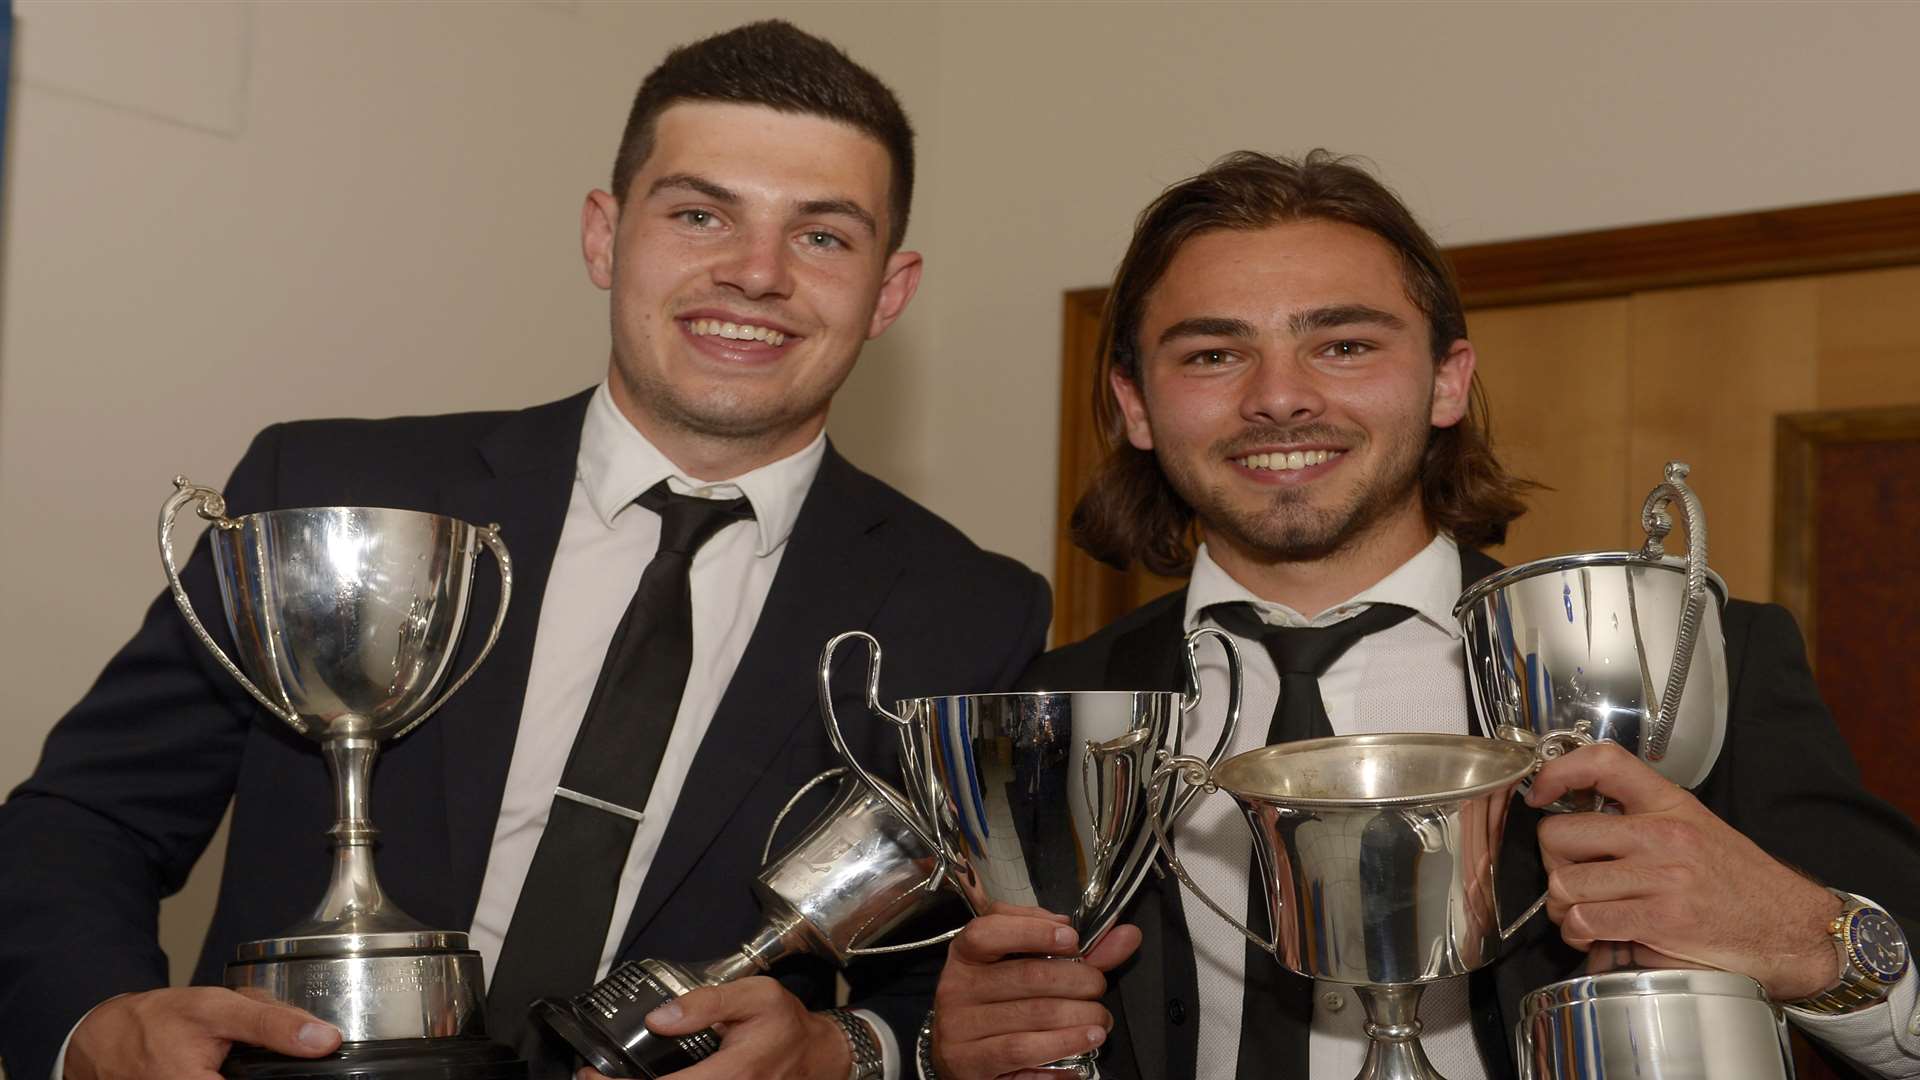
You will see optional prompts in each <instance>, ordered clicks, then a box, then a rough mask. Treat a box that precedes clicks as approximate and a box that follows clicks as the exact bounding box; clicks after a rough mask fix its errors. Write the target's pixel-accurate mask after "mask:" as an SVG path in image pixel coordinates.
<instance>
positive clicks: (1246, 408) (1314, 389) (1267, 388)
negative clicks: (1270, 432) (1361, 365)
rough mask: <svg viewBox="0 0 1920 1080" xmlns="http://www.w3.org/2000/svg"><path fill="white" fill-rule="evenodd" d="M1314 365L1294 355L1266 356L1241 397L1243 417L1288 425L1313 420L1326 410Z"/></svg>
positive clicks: (1276, 424) (1272, 423)
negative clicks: (1311, 365)
mask: <svg viewBox="0 0 1920 1080" xmlns="http://www.w3.org/2000/svg"><path fill="white" fill-rule="evenodd" d="M1326 408H1327V400H1326V397H1325V395H1324V394H1323V393H1322V392H1321V389H1320V385H1319V381H1318V379H1317V378H1316V376H1315V373H1314V371H1313V369H1312V368H1311V367H1310V366H1309V365H1307V364H1305V363H1302V362H1301V361H1300V360H1299V359H1298V358H1296V357H1293V356H1290V355H1280V356H1273V355H1269V356H1266V357H1264V358H1262V359H1261V360H1260V362H1259V364H1258V365H1257V366H1256V367H1255V368H1254V370H1253V372H1252V376H1251V377H1250V378H1249V379H1248V380H1247V382H1246V385H1245V387H1244V392H1243V394H1242V395H1241V398H1240V417H1241V419H1243V420H1246V421H1248V422H1249V423H1256V424H1269V425H1274V426H1285V425H1289V424H1299V423H1304V422H1306V421H1309V420H1313V419H1315V418H1316V417H1318V416H1320V415H1321V414H1322V413H1324V412H1325V411H1326Z"/></svg>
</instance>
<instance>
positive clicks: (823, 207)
mask: <svg viewBox="0 0 1920 1080" xmlns="http://www.w3.org/2000/svg"><path fill="white" fill-rule="evenodd" d="M662 191H691V192H693V193H695V194H697V195H702V196H705V197H706V198H709V199H712V200H713V201H714V202H717V203H720V204H722V205H724V206H738V205H740V195H739V193H738V192H736V191H734V190H733V189H732V188H726V187H721V186H720V185H719V184H716V183H714V182H713V181H711V180H708V179H707V178H705V177H703V176H696V175H694V174H693V173H670V174H668V175H666V176H663V177H661V178H659V179H658V180H655V181H654V182H653V184H652V185H651V186H650V187H648V188H647V195H648V197H649V198H651V197H652V196H654V195H658V194H659V193H661V192H662ZM797 209H798V210H799V211H800V213H802V214H805V215H807V216H809V217H812V216H818V215H824V214H832V215H836V216H839V217H847V218H852V219H853V220H854V221H856V222H858V223H859V224H860V226H861V227H862V228H864V229H866V230H867V232H868V233H869V234H872V235H875V236H878V235H879V234H880V226H879V223H878V222H876V221H875V220H874V217H873V215H872V214H871V213H869V212H868V211H867V209H866V207H864V206H861V205H860V204H859V203H857V202H854V201H853V200H852V199H846V198H832V199H807V200H805V201H804V202H802V203H800V205H799V206H798V207H797Z"/></svg>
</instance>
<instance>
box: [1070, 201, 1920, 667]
mask: <svg viewBox="0 0 1920 1080" xmlns="http://www.w3.org/2000/svg"><path fill="white" fill-rule="evenodd" d="M1446 254H1447V258H1448V259H1449V261H1451V262H1452V264H1453V267H1454V271H1455V273H1456V274H1457V275H1458V277H1459V281H1460V291H1461V296H1462V299H1463V300H1464V301H1465V303H1466V306H1467V309H1468V310H1470V311H1471V310H1473V309H1476V308H1490V307H1509V306H1515V305H1521V304H1541V303H1555V302H1559V301H1564V300H1579V299H1589V298H1595V297H1604V296H1624V295H1628V294H1631V293H1635V292H1642V291H1646V290H1650V289H1670V288H1678V287H1685V286H1692V285H1715V284H1724V283H1726V282H1733V281H1752V280H1759V279H1763V278H1775V277H1798V276H1801V275H1806V274H1823V273H1835V272H1840V271H1847V270H1868V269H1875V268H1880V267H1890V266H1906V265H1912V264H1920V192H1916V193H1910V194H1901V195H1886V196H1880V197H1876V198H1870V199H1854V200H1850V201H1846V202H1836V203H1822V204H1819V205H1814V206H1797V207H1789V208H1786V209H1780V210H1760V211H1753V212H1749V213H1741V214H1728V215H1723V216H1719V217H1710V218H1696V219H1693V220H1688V221H1674V222H1666V223H1663V224H1657V225H1635V226H1630V227H1627V228H1621V229H1601V230H1596V231H1592V232H1583V233H1572V234H1568V235H1563V236H1548V237H1537V238H1532V239H1525V240H1507V241H1501V242H1499V243H1492V244H1474V245H1469V246H1464V247H1457V248H1450V249H1448V250H1447V252H1446ZM1106 295H1107V290H1106V288H1105V287H1104V286H1101V287H1096V288H1086V289H1072V290H1069V291H1068V292H1067V293H1066V295H1065V298H1064V302H1063V305H1062V320H1061V321H1062V327H1061V330H1062V332H1061V365H1060V370H1061V384H1060V385H1061V394H1060V470H1059V497H1058V500H1057V505H1058V511H1059V515H1060V516H1059V519H1058V522H1057V526H1056V528H1055V542H1054V579H1053V580H1054V624H1053V640H1054V643H1055V644H1065V643H1067V642H1071V641H1078V640H1080V639H1081V638H1084V637H1086V636H1087V635H1088V634H1091V633H1093V632H1094V631H1095V630H1098V629H1099V628H1101V627H1102V626H1105V625H1106V624H1108V623H1110V622H1112V621H1113V620H1115V619H1117V618H1119V617H1120V616H1121V615H1123V614H1125V613H1126V611H1127V610H1128V608H1129V607H1131V606H1132V604H1133V603H1134V602H1135V601H1134V594H1133V590H1132V588H1131V586H1130V583H1129V579H1128V575H1127V574H1126V573H1125V572H1123V571H1119V570H1114V569H1113V568H1111V567H1108V566H1104V565H1102V564H1100V563H1098V562H1095V561H1094V560H1093V559H1092V558H1090V557H1089V556H1088V555H1087V554H1086V553H1085V552H1083V551H1080V550H1079V549H1078V548H1075V547H1074V546H1073V544H1072V542H1071V541H1070V540H1069V539H1068V537H1067V522H1068V520H1069V519H1070V518H1071V516H1072V513H1073V505H1074V503H1075V502H1076V501H1078V499H1079V493H1080V491H1081V490H1082V489H1083V488H1084V487H1085V485H1086V482H1087V480H1088V479H1089V478H1090V477H1091V476H1092V475H1093V470H1094V468H1095V467H1096V466H1097V465H1098V464H1099V462H1100V460H1101V459H1102V458H1103V457H1104V455H1105V452H1106V448H1105V447H1104V446H1102V445H1101V444H1100V441H1099V434H1098V432H1097V430H1096V429H1095V425H1094V419H1093V412H1092V401H1093V382H1094V378H1095V375H1096V372H1097V371H1098V369H1099V365H1098V359H1099V358H1098V356H1097V355H1096V350H1097V348H1098V341H1099V332H1100V316H1101V310H1102V308H1103V307H1104V305H1105V303H1106ZM1784 420H1785V418H1783V423H1784ZM1780 430H1781V431H1782V432H1783V433H1784V432H1786V431H1787V429H1786V428H1785V427H1782V428H1781V429H1780ZM1801 434H1802V432H1801V430H1800V429H1798V428H1795V429H1794V434H1793V435H1791V436H1789V435H1787V434H1782V435H1781V439H1782V440H1785V439H1787V438H1790V437H1800V435H1801ZM1816 435H1817V432H1814V431H1813V429H1808V434H1807V436H1806V437H1808V438H1813V437H1815V436H1816ZM1890 437H1891V436H1890ZM1782 445H1783V446H1784V445H1785V444H1784V441H1783V443H1782ZM1777 456H1778V457H1780V459H1781V461H1782V462H1783V464H1782V465H1781V468H1783V469H1784V468H1785V465H1784V461H1785V456H1786V451H1784V450H1782V451H1781V452H1780V454H1779V455H1777ZM1781 505H1782V506H1785V505H1787V504H1781ZM1775 520H1776V529H1777V530H1781V531H1782V536H1783V538H1784V531H1785V530H1786V528H1787V527H1786V526H1785V525H1781V524H1778V523H1779V522H1781V521H1784V520H1785V518H1784V515H1783V513H1782V511H1781V510H1778V509H1776V511H1775ZM1795 550H1800V549H1797V548H1777V549H1776V551H1777V552H1780V551H1795ZM1783 562H1784V560H1783V558H1782V556H1781V555H1780V554H1778V553H1776V555H1775V581H1776V583H1777V582H1778V581H1779V580H1780V574H1781V566H1782V564H1783ZM1804 576H1805V575H1804V571H1803V572H1802V574H1801V577H1802V578H1804ZM1790 594H1791V593H1790V591H1789V592H1781V591H1778V590H1777V589H1776V596H1779V597H1782V598H1783V602H1785V600H1784V598H1786V597H1788V596H1789V595H1790ZM1795 599H1796V600H1798V601H1801V603H1800V604H1799V605H1796V604H1795V603H1789V604H1788V606H1789V607H1790V608H1793V609H1794V614H1795V615H1796V616H1799V617H1800V619H1801V621H1802V624H1803V625H1805V626H1807V627H1808V631H1809V636H1811V633H1812V630H1813V627H1812V625H1811V622H1810V619H1811V616H1812V609H1811V607H1810V606H1807V605H1805V604H1804V600H1805V596H1804V595H1796V596H1795Z"/></svg>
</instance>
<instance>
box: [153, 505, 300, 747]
mask: <svg viewBox="0 0 1920 1080" xmlns="http://www.w3.org/2000/svg"><path fill="white" fill-rule="evenodd" d="M173 488H174V491H173V495H172V496H171V497H169V498H168V499H167V502H166V505H164V506H162V507H161V508H160V561H161V562H162V563H165V564H166V567H167V584H168V585H169V586H171V587H172V589H173V602H174V603H175V604H178V605H179V606H180V614H182V615H185V616H186V617H187V625H188V626H191V627H192V628H193V632H194V634H195V636H197V637H198V638H199V639H200V644H202V645H205V646H206V647H207V650H208V651H209V652H211V653H213V658H214V659H216V660H218V661H220V666H221V667H223V668H225V669H226V670H227V674H229V675H231V676H233V677H234V678H235V679H236V680H238V681H239V683H240V685H241V686H244V687H246V689H247V693H249V694H252V695H253V700H255V701H257V702H259V703H260V704H261V706H262V707H263V708H265V709H266V710H267V711H268V712H270V713H272V714H273V715H274V716H275V717H276V718H278V719H280V720H284V721H286V723H287V724H288V725H289V726H290V727H292V728H293V730H295V731H297V732H299V733H300V734H302V735H309V734H311V733H310V732H309V731H308V730H307V724H306V721H304V720H302V719H301V718H300V714H298V713H296V712H294V711H293V710H292V709H291V708H289V707H288V706H287V705H286V704H285V703H283V702H277V701H274V700H273V699H272V698H270V697H268V696H267V695H266V694H265V693H264V692H263V691H262V690H261V689H260V688H259V687H258V686H255V685H254V684H253V680H252V679H249V678H247V676H246V673H245V672H243V671H241V670H240V666H239V665H238V664H235V663H234V662H233V658H232V657H229V656H228V655H227V651H226V650H225V649H222V648H221V647H220V643H219V642H217V641H215V640H213V635H212V634H209V633H207V628H206V627H205V626H203V625H202V624H201V622H200V615H199V613H198V612H196V611H194V610H193V601H192V600H189V599H188V598H187V587H186V586H185V585H184V584H182V583H181V581H180V568H179V567H178V566H176V565H174V561H173V519H174V518H175V517H177V516H179V513H180V511H181V509H183V508H184V507H186V505H187V504H188V503H197V504H198V505H197V506H196V507H195V508H194V509H195V510H196V512H198V513H199V515H200V516H201V517H202V518H205V519H206V520H207V521H208V522H210V523H211V525H212V527H213V528H216V529H238V528H241V525H240V523H239V522H238V521H235V520H234V519H233V518H230V517H228V516H227V500H226V497H225V496H223V495H221V494H220V493H219V492H218V491H216V490H214V489H213V488H210V487H201V486H200V485H199V484H196V483H194V482H193V481H191V480H189V479H187V478H186V477H184V476H176V477H174V478H173Z"/></svg>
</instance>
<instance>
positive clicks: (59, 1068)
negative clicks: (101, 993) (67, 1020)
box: [53, 994, 126, 1080]
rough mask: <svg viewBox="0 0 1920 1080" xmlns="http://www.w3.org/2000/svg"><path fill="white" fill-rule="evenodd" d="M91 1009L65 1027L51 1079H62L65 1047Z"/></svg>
mask: <svg viewBox="0 0 1920 1080" xmlns="http://www.w3.org/2000/svg"><path fill="white" fill-rule="evenodd" d="M125 996H126V995H125V994H115V995H113V997H110V998H108V999H107V1001H112V1000H113V998H117V997H125ZM107 1001H103V1002H101V1003H100V1005H105V1004H106V1003H107ZM100 1005H95V1006H94V1007H93V1009H97V1008H99V1007H100ZM93 1009H88V1010H87V1011H86V1012H84V1013H81V1014H80V1019H78V1020H75V1021H74V1022H73V1027H71V1028H68V1029H67V1037H66V1038H64V1039H61V1040H60V1053H59V1055H58V1056H56V1057H55V1058H54V1059H53V1080H62V1078H64V1077H65V1076H66V1075H67V1047H68V1046H69V1045H71V1044H72V1042H73V1033H74V1032H76V1031H79V1030H80V1025H81V1024H84V1023H86V1022H87V1017H89V1016H92V1015H93Z"/></svg>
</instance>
